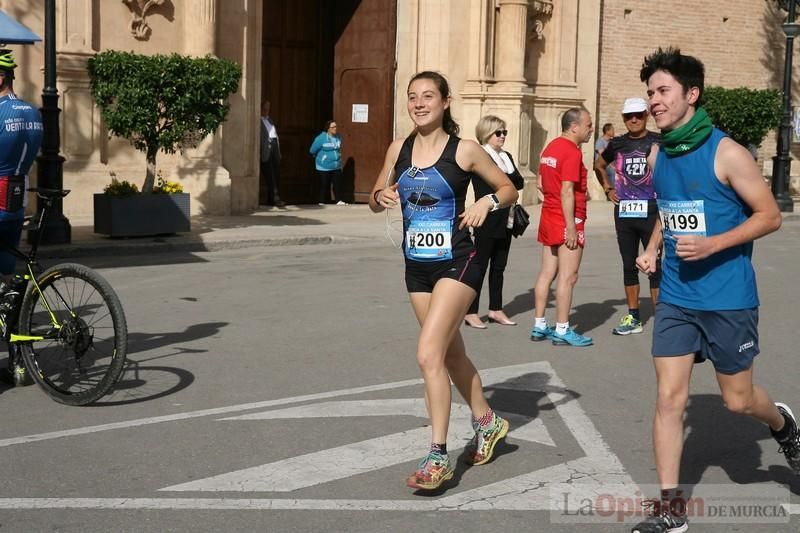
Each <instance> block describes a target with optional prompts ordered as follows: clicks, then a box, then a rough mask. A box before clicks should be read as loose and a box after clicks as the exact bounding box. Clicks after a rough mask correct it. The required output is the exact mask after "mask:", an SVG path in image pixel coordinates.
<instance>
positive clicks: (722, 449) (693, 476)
mask: <svg viewBox="0 0 800 533" xmlns="http://www.w3.org/2000/svg"><path fill="white" fill-rule="evenodd" d="M685 431H686V433H688V436H687V437H686V441H685V444H684V449H683V458H682V460H681V470H680V480H681V484H682V485H686V486H687V489H688V490H691V487H693V486H694V485H697V484H698V483H700V481H701V478H702V477H703V473H704V472H705V471H706V470H707V469H708V468H709V467H715V466H716V467H719V468H721V469H722V470H724V471H725V474H727V476H728V477H729V478H730V480H731V483H736V484H739V485H747V484H750V483H764V482H774V483H779V484H781V485H783V486H785V487H788V488H789V490H790V491H791V492H792V493H793V494H800V478H798V477H797V476H795V475H794V474H793V472H792V471H791V470H790V469H789V467H788V466H787V465H786V463H785V462H784V458H783V455H782V454H778V456H777V457H776V460H777V461H779V462H776V463H775V464H770V465H769V466H767V467H766V468H764V467H763V464H762V461H761V453H762V452H761V445H759V441H763V446H768V447H769V446H774V447H775V449H776V450H777V448H778V444H777V443H776V442H775V441H774V440H773V438H772V436H771V435H770V432H769V428H768V427H767V426H765V425H764V424H762V423H761V422H758V421H757V420H755V419H753V418H750V417H749V416H745V415H739V414H736V413H732V412H730V411H728V409H726V408H725V405H724V404H723V403H722V398H721V397H720V396H718V395H715V394H696V395H692V396H690V397H689V406H688V407H687V409H686V421H685Z"/></svg>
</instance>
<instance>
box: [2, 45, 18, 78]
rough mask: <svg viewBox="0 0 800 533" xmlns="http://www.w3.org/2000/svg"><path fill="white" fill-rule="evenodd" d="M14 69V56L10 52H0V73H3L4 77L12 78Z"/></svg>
mask: <svg viewBox="0 0 800 533" xmlns="http://www.w3.org/2000/svg"><path fill="white" fill-rule="evenodd" d="M15 68H17V64H16V63H15V62H14V56H13V54H12V53H11V50H7V49H3V50H0V71H2V72H4V73H5V74H6V76H8V77H10V78H13V77H14V69H15Z"/></svg>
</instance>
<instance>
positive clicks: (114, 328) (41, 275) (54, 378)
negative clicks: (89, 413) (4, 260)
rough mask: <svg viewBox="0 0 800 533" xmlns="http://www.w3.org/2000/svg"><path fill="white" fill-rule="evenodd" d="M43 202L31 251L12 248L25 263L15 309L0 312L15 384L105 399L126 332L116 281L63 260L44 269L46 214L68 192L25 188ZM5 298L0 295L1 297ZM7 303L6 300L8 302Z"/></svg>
mask: <svg viewBox="0 0 800 533" xmlns="http://www.w3.org/2000/svg"><path fill="white" fill-rule="evenodd" d="M28 190H29V191H31V192H35V193H36V194H37V196H38V197H39V198H40V199H41V200H42V209H41V213H40V215H39V217H38V221H36V223H35V224H34V226H33V227H31V228H29V229H30V230H32V232H31V234H30V235H32V237H33V238H32V239H31V241H32V242H31V246H30V250H29V251H28V253H27V254H26V253H23V252H21V251H20V250H18V249H17V248H15V247H7V248H6V250H7V251H8V252H9V253H12V254H14V255H15V256H17V257H18V258H20V259H21V260H22V261H24V262H25V273H24V275H21V276H17V277H16V278H15V279H16V286H15V287H14V288H15V290H16V292H18V293H19V295H20V296H21V297H18V298H16V301H15V302H14V303H13V307H12V308H11V309H9V310H7V311H5V312H3V313H0V332H2V340H4V341H5V342H6V343H7V344H8V368H9V373H10V376H9V377H10V379H11V381H12V382H13V384H15V385H27V384H30V383H32V381H31V378H32V379H33V381H35V382H36V383H38V384H39V385H40V386H41V387H42V389H44V391H45V392H46V393H47V394H48V395H50V397H51V398H53V399H54V400H55V401H57V402H60V403H63V404H67V405H86V404H89V403H92V402H95V401H97V400H98V399H100V398H101V397H103V396H104V395H105V394H106V393H107V392H108V391H109V390H110V389H111V387H112V386H113V385H114V383H116V381H117V380H118V379H119V377H120V375H121V374H122V371H123V367H124V365H125V355H126V353H127V344H128V329H127V325H126V322H125V313H124V312H123V310H122V304H121V303H120V301H119V298H118V297H117V294H116V293H115V292H114V289H112V288H111V285H109V283H108V282H107V281H106V280H105V279H104V278H103V277H102V276H101V275H100V274H98V273H97V272H95V271H94V270H92V269H91V268H89V267H87V266H84V265H80V264H76V263H61V264H58V265H55V266H52V267H50V268H48V269H46V270H44V269H43V268H42V267H41V266H40V264H39V262H38V261H37V258H36V255H37V251H38V249H39V243H40V241H41V235H42V231H41V230H42V228H44V227H45V222H46V221H47V213H48V211H50V210H51V209H52V207H53V203H54V202H55V201H56V200H57V199H58V198H63V197H64V196H66V195H67V194H69V191H68V190H63V191H62V190H54V189H44V188H32V189H28ZM0 297H3V296H0ZM6 301H8V300H6Z"/></svg>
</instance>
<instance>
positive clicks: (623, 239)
mask: <svg viewBox="0 0 800 533" xmlns="http://www.w3.org/2000/svg"><path fill="white" fill-rule="evenodd" d="M647 213H648V214H647V218H620V216H619V206H618V205H617V206H614V226H615V227H616V230H617V244H618V245H619V254H620V255H621V256H622V280H623V283H624V284H625V286H626V287H632V286H634V285H639V269H638V268H636V257H637V256H638V255H639V243H640V242H641V243H642V247H643V248H647V245H648V244H650V236H651V235H652V234H653V227H655V225H656V222H657V221H658V205H657V204H656V202H655V200H651V201H650V202H648V206H647ZM649 280H650V288H651V289H658V288H659V285H660V283H661V258H658V259H656V271H655V272H654V273H653V274H651V275H650V276H649Z"/></svg>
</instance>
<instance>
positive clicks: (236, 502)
mask: <svg viewBox="0 0 800 533" xmlns="http://www.w3.org/2000/svg"><path fill="white" fill-rule="evenodd" d="M553 468H556V467H553ZM447 500H448V498H440V499H438V500H420V499H414V500H345V499H341V500H318V499H310V498H309V499H290V498H0V509H99V510H108V509H111V510H114V509H116V510H119V509H127V510H169V511H184V510H198V511H203V510H219V511H285V510H297V509H304V510H310V511H461V510H465V509H464V508H459V507H452V506H451V505H450V504H449V503H448V501H447ZM531 500H532V502H533V506H535V507H537V508H539V507H543V506H544V505H545V502H544V500H542V493H539V494H533V495H531ZM556 503H557V502H555V501H553V502H551V503H550V505H555V504H556ZM783 507H784V508H785V509H787V512H788V513H789V514H793V515H800V505H798V504H787V505H784V506H783ZM491 509H492V510H506V509H507V507H505V506H493V507H491Z"/></svg>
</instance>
